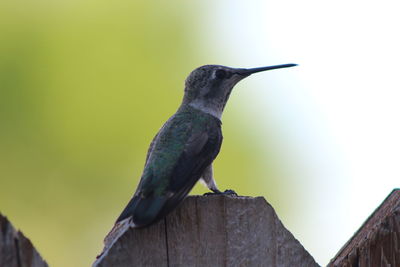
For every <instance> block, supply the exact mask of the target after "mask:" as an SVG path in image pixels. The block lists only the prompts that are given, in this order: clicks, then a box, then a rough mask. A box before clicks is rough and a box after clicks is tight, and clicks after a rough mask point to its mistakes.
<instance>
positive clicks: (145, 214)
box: [116, 196, 167, 227]
mask: <svg viewBox="0 0 400 267" xmlns="http://www.w3.org/2000/svg"><path fill="white" fill-rule="evenodd" d="M166 200H167V199H166V198H165V197H148V198H140V197H138V196H134V197H133V198H132V199H131V200H130V201H129V203H128V205H127V206H126V208H125V209H124V210H123V211H122V213H121V215H120V216H119V217H118V219H117V221H116V223H117V222H120V221H122V220H124V219H126V218H129V217H132V221H133V223H134V224H135V227H144V226H148V225H150V224H153V223H155V222H156V221H158V220H159V219H160V218H161V217H162V216H160V215H161V214H160V213H161V211H162V209H163V207H164V205H165V202H166Z"/></svg>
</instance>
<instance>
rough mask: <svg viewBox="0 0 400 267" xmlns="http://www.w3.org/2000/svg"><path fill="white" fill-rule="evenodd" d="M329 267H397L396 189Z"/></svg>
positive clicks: (399, 203)
mask: <svg viewBox="0 0 400 267" xmlns="http://www.w3.org/2000/svg"><path fill="white" fill-rule="evenodd" d="M328 266H329V267H336V266H344V267H350V266H357V267H369V266H371V267H372V266H393V267H394V266H400V190H399V189H395V190H393V191H392V193H391V194H390V195H389V196H388V197H387V198H386V199H385V200H384V201H383V203H382V204H381V205H380V206H379V207H378V208H377V209H376V210H375V211H374V213H372V215H371V216H369V218H368V219H367V220H366V221H365V222H364V224H363V225H362V226H361V227H360V229H359V230H358V231H357V232H356V233H355V234H354V236H353V237H352V238H351V239H350V240H349V241H348V242H347V243H346V244H345V245H344V246H343V248H342V249H341V250H340V251H339V252H338V254H337V255H336V256H335V257H334V258H333V259H332V260H331V262H330V263H329V265H328Z"/></svg>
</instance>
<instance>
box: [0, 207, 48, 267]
mask: <svg viewBox="0 0 400 267" xmlns="http://www.w3.org/2000/svg"><path fill="white" fill-rule="evenodd" d="M47 266H48V265H47V263H46V262H45V261H44V260H43V259H42V258H41V257H40V255H39V253H38V252H37V251H36V249H35V248H34V247H33V245H32V243H31V241H29V239H27V238H26V237H25V236H24V235H23V234H22V233H21V232H20V231H16V230H15V229H14V227H13V226H12V225H11V223H10V222H9V221H8V220H7V218H6V217H4V216H2V215H1V214H0V267H47Z"/></svg>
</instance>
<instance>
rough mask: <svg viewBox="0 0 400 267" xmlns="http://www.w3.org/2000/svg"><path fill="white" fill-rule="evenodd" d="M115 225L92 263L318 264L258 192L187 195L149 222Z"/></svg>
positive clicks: (102, 266)
mask: <svg viewBox="0 0 400 267" xmlns="http://www.w3.org/2000/svg"><path fill="white" fill-rule="evenodd" d="M118 231H119V233H117V234H116V233H113V234H111V235H110V236H109V237H108V239H106V244H105V249H104V251H103V253H102V255H101V256H100V257H99V258H98V259H97V260H96V261H95V263H94V264H93V266H95V267H107V266H115V267H118V266H271V267H274V266H307V267H308V266H318V264H317V263H316V262H315V260H314V259H313V257H312V256H311V255H310V254H309V253H308V252H307V251H306V250H305V249H304V248H303V246H302V245H301V244H300V243H299V242H298V241H297V240H296V239H295V238H294V237H293V235H292V234H291V233H290V232H289V231H288V230H286V229H285V227H284V226H283V225H282V223H281V221H280V220H279V219H278V217H277V215H276V213H275V211H274V209H273V208H272V207H271V206H270V205H269V204H268V203H267V202H266V201H265V199H264V198H262V197H256V198H253V197H236V196H221V195H217V196H214V195H212V196H190V197H188V198H186V199H185V201H184V202H183V204H182V205H181V206H180V207H179V208H178V209H176V210H175V211H174V212H172V213H171V214H170V215H168V216H167V217H166V218H165V219H164V220H162V221H161V222H159V223H157V224H155V225H153V226H150V227H148V228H145V229H134V228H131V227H126V226H125V227H120V230H118ZM118 231H115V230H114V232H118Z"/></svg>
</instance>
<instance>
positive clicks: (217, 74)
mask: <svg viewBox="0 0 400 267" xmlns="http://www.w3.org/2000/svg"><path fill="white" fill-rule="evenodd" d="M215 77H216V78H217V79H223V78H225V77H226V71H224V70H216V71H215Z"/></svg>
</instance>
